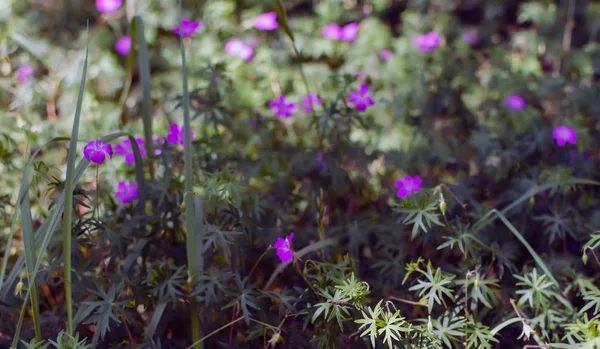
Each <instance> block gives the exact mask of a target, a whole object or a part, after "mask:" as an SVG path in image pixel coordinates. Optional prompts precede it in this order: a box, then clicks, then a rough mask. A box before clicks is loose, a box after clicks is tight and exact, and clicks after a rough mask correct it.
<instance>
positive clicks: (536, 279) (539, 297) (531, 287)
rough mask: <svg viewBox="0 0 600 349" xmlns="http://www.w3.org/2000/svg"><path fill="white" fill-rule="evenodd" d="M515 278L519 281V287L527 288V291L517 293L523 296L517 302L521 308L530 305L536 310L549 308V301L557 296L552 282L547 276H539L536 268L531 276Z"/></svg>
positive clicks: (517, 276)
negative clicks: (525, 304) (526, 304)
mask: <svg viewBox="0 0 600 349" xmlns="http://www.w3.org/2000/svg"><path fill="white" fill-rule="evenodd" d="M514 277H515V278H517V280H519V282H517V286H524V287H525V289H522V290H517V291H516V293H517V294H520V295H521V298H519V301H518V302H517V304H518V305H519V306H522V305H523V304H524V303H528V304H529V306H530V307H532V308H535V309H539V308H540V307H543V308H547V306H548V303H549V299H550V298H551V297H552V296H556V295H557V293H556V292H554V291H553V290H552V288H551V287H552V286H553V285H554V284H553V283H552V281H550V280H549V279H548V278H547V276H546V275H545V274H538V272H537V269H536V268H533V270H532V271H531V273H529V274H526V275H524V276H520V275H514Z"/></svg>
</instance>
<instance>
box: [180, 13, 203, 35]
mask: <svg viewBox="0 0 600 349" xmlns="http://www.w3.org/2000/svg"><path fill="white" fill-rule="evenodd" d="M201 25H202V23H200V22H198V21H191V20H189V19H186V18H184V19H182V20H181V25H180V26H179V27H175V28H173V33H175V34H177V35H179V33H181V35H183V37H184V38H186V37H188V36H190V35H192V34H194V32H195V31H196V30H198V28H200V26H201Z"/></svg>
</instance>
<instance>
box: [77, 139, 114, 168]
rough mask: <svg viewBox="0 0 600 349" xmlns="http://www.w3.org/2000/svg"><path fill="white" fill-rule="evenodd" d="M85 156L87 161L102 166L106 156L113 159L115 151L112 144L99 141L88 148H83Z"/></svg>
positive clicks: (91, 143) (92, 142)
mask: <svg viewBox="0 0 600 349" xmlns="http://www.w3.org/2000/svg"><path fill="white" fill-rule="evenodd" d="M83 155H84V156H85V158H86V159H87V161H90V162H95V163H97V164H98V165H101V164H102V163H103V162H104V159H105V158H106V155H108V157H109V158H111V159H112V156H113V149H112V146H111V145H110V144H108V143H104V142H102V141H101V140H99V139H97V140H95V141H91V142H89V143H88V144H86V146H85V147H84V148H83Z"/></svg>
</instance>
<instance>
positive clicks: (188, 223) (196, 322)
mask: <svg viewBox="0 0 600 349" xmlns="http://www.w3.org/2000/svg"><path fill="white" fill-rule="evenodd" d="M179 43H180V47H181V75H182V80H183V98H182V108H183V128H184V145H183V167H184V183H183V187H184V191H185V192H186V193H189V192H192V191H193V190H194V188H193V184H192V138H191V122H190V100H189V94H188V80H187V68H186V64H185V46H184V44H183V31H181V32H180V34H179ZM183 200H184V202H185V206H186V212H185V231H186V250H187V262H188V273H189V275H190V277H191V279H192V285H194V284H195V282H196V280H198V276H197V272H198V270H197V268H196V229H195V223H196V218H195V213H196V210H195V208H194V198H193V197H192V196H191V195H185V196H184V199H183ZM200 253H201V252H200ZM200 258H202V255H200ZM190 316H191V323H192V339H193V343H196V342H198V341H199V340H200V338H201V337H202V336H201V333H200V319H199V317H198V310H197V308H196V304H191V306H190ZM194 348H197V349H200V348H202V344H201V343H198V344H196V345H195V346H194Z"/></svg>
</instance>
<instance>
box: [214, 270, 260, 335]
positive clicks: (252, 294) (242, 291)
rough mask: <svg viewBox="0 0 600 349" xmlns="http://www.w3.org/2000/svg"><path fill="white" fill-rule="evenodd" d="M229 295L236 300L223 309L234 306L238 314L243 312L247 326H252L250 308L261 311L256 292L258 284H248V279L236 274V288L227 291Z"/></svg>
mask: <svg viewBox="0 0 600 349" xmlns="http://www.w3.org/2000/svg"><path fill="white" fill-rule="evenodd" d="M226 293H227V295H228V296H230V297H233V298H234V299H233V300H232V301H231V302H229V303H227V304H226V305H225V306H223V308H222V309H228V308H231V307H233V306H234V305H235V306H236V307H237V312H238V313H239V312H240V311H241V312H242V315H243V316H244V321H246V325H249V324H250V308H252V309H255V310H259V309H260V308H259V307H258V305H256V304H257V300H258V296H259V294H258V292H257V291H256V284H254V283H251V284H249V283H248V278H244V279H243V280H242V278H241V277H240V275H239V274H235V288H234V289H229V290H227V291H226Z"/></svg>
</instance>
